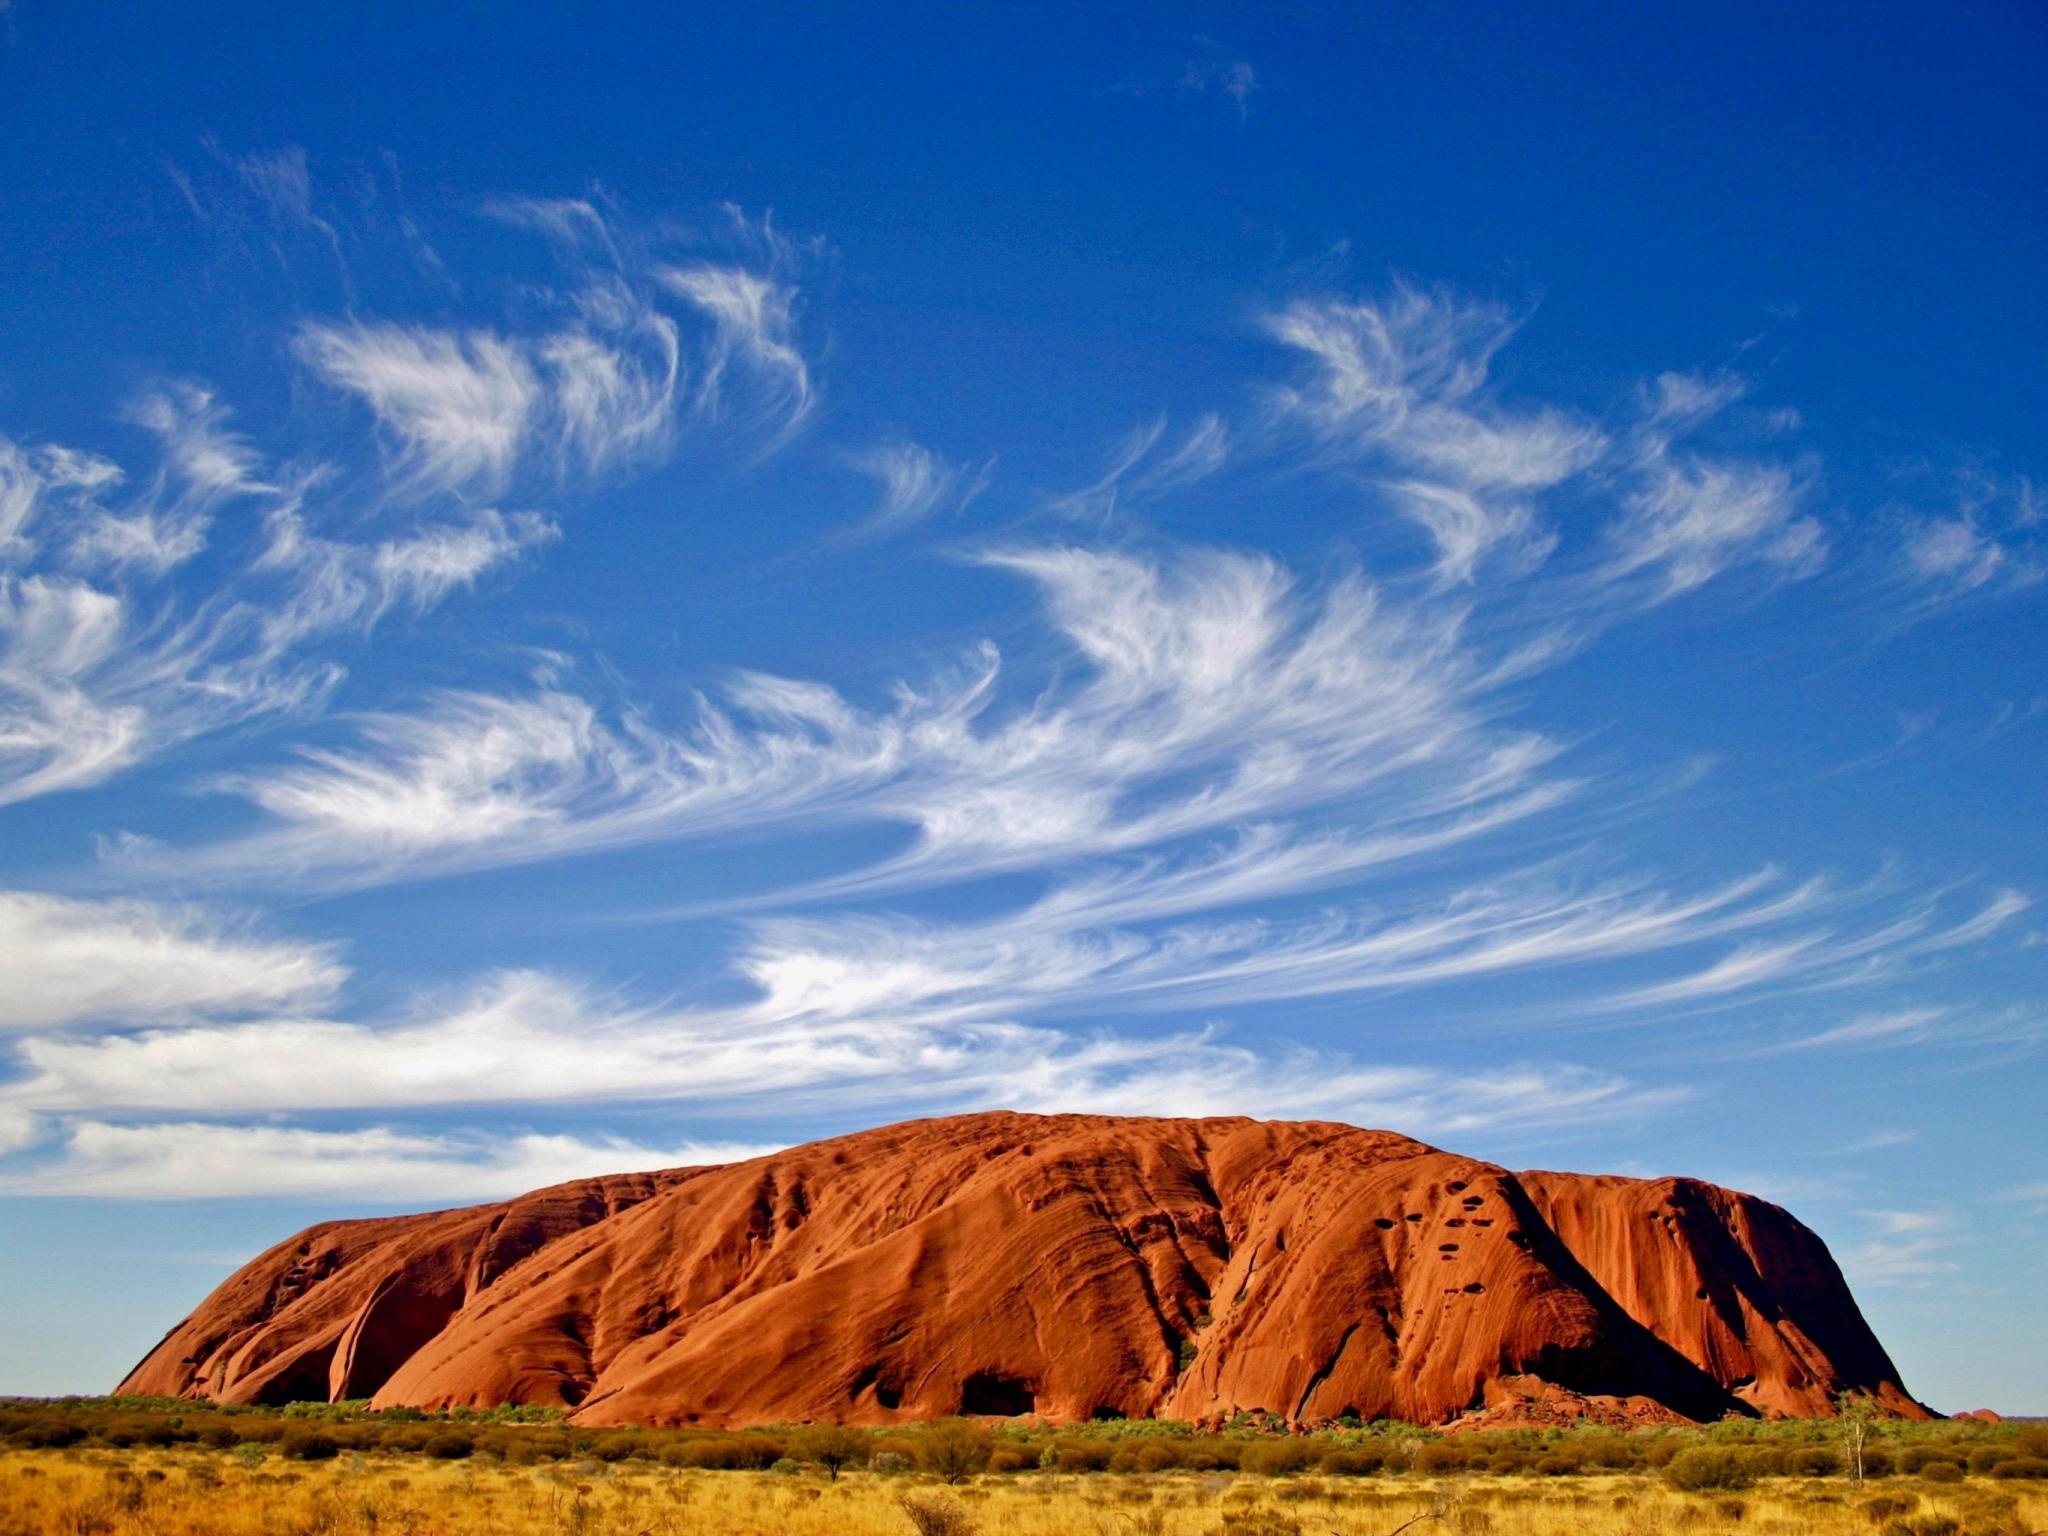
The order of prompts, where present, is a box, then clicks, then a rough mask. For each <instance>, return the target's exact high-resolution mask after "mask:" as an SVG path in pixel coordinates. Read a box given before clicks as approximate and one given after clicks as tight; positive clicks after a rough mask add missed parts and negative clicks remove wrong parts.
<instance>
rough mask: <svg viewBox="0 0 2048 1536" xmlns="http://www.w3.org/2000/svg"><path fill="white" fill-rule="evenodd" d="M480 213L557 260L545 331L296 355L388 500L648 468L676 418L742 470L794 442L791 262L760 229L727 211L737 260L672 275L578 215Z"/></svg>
mask: <svg viewBox="0 0 2048 1536" xmlns="http://www.w3.org/2000/svg"><path fill="white" fill-rule="evenodd" d="M486 211H487V212H488V213H490V214H491V215H492V216H493V217H496V218H498V219H500V220H502V221H504V222H507V223H511V224H514V225H517V226H520V227H522V228H527V229H531V230H534V231H536V232H538V233H540V234H542V235H544V236H546V237H547V238H548V239H549V241H550V243H551V244H553V245H554V247H555V248H556V251H557V253H558V256H559V258H560V260H561V262H562V264H563V273H564V277H565V280H566V286H565V289H564V290H563V292H561V293H560V294H559V295H558V296H556V302H555V303H554V305H553V308H554V309H555V310H556V311H557V312H558V318H557V321H556V323H555V324H554V325H553V326H552V327H549V328H536V329H535V330H534V331H532V332H530V333H525V334H514V333H507V332H503V331H500V330H497V329H491V328H479V327H471V328H466V329H450V328H445V327H440V326H428V325H419V324H406V323H402V322H394V321H379V322H365V321H357V320H351V321H348V322H345V323H341V324H329V323H319V322H315V323H309V324H307V325H304V326H302V327H301V328H300V330H299V333H298V336H297V338H296V343H295V345H296V350H297V352H298V354H299V356H300V358H301V359H302V360H303V361H304V362H305V364H306V365H307V366H308V367H309V368H310V369H311V370H313V371H314V372H315V373H316V374H318V375H319V376H320V377H321V378H322V379H323V380H325V381H326V382H327V383H328V384H330V385H332V386H333V387H335V388H337V389H340V390H342V391H345V392H347V393H349V394H352V395H354V396H356V397H357V398H358V399H360V400H361V401H362V402H363V404H364V405H365V406H367V407H368V409H369V410H370V411H371V413H372V414H373V415H374V416H375V418H376V420H377V421H378V423H379V425H380V426H381V427H382V429H383V430H384V432H385V434H386V435H387V439H388V442H389V445H390V449H391V452H390V455H389V466H388V468H389V478H390V480H391V484H392V489H393V491H394V493H395V494H398V495H399V496H401V497H422V496H432V495H459V496H464V497H482V498H485V499H491V498H495V497H499V496H502V495H503V494H504V493H505V492H506V490H507V489H508V488H509V487H510V486H511V485H512V484H513V483H514V480H515V476H516V475H517V474H518V473H519V472H520V471H521V470H523V469H524V470H541V471H550V472H551V473H552V477H553V478H554V479H556V480H560V479H562V478H566V477H568V476H569V475H571V474H572V473H575V474H585V475H596V474H602V473H604V472H606V471H608V470H611V469H614V468H617V467H620V466H624V465H630V464H634V463H640V462H648V461H655V460H659V459H661V458H663V457H665V456H666V455H667V453H668V452H669V451H670V449H671V447H672V446H673V443H674V441H675V438H676V435H677V429H678V423H679V420H680V418H681V417H682V415H683V414H684V413H685V412H686V411H687V412H688V413H690V414H692V415H694V416H695V417H696V418H698V419H699V420H701V421H703V422H706V423H715V424H717V425H719V426H720V427H721V429H723V430H724V431H726V432H727V433H728V434H730V433H733V432H744V433H746V434H749V435H751V436H753V437H755V438H757V439H758V442H757V446H756V449H755V451H756V452H757V453H759V452H766V451H769V450H771V449H773V448H774V447H775V446H778V445H779V444H780V443H782V442H784V441H786V440H787V439H788V438H789V437H790V436H791V435H793V434H794V433H795V432H796V431H797V430H798V429H799V428H800V427H801V426H802V424H803V421H804V419H805V418H806V417H807V416H808V415H809V413H810V410H811V407H812V405H813V403H814V401H815V397H816V384H815V381H814V378H813V375H812V370H811V365H810V362H809V360H808V359H807V358H806V357H805V356H804V354H803V351H802V350H801V348H800V346H799V343H798V338H797V322H796V311H797V305H798V297H799V290H798V288H797V285H796V282H795V280H794V275H793V274H794V273H795V272H796V271H797V270H798V268H799V267H800V265H801V260H802V251H801V248H800V247H799V246H798V245H797V244H796V243H795V242H791V241H789V240H787V239H786V238H785V237H783V236H781V235H780V234H779V233H777V232H776V231H775V230H774V228H773V226H772V225H771V224H769V223H767V222H766V221H765V220H764V221H760V222H754V221H749V220H748V219H746V217H745V216H744V215H742V214H741V213H739V211H738V210H736V209H729V210H727V214H728V227H727V228H726V230H725V231H724V233H723V235H722V237H721V238H722V240H723V241H724V243H725V244H726V245H727V246H728V247H729V248H731V247H737V248H739V249H742V250H744V251H745V252H746V253H747V254H748V255H749V256H750V257H751V258H752V260H750V261H749V260H734V259H721V260H702V261H698V262H695V263H693V264H691V265H688V266H677V265H673V264H667V263H664V262H663V261H661V260H660V258H659V257H658V255H657V254H656V252H655V251H654V250H653V249H652V248H651V247H650V246H649V244H648V243H647V241H646V239H645V238H644V237H643V236H642V235H641V233H640V232H639V231H637V230H635V229H633V228H631V227H629V226H626V225H622V224H621V223H619V222H618V221H617V220H616V219H615V218H613V217H612V216H611V215H610V214H609V213H608V212H607V211H606V210H604V209H601V208H599V207H598V206H597V205H596V204H594V203H591V202H589V201H586V200H581V199H555V200H534V199H504V198H501V199H497V200H494V201H492V202H491V203H489V204H487V205H486ZM664 300H667V301H669V303H670V308H669V309H664V308H663V301H664ZM678 301H679V302H678Z"/></svg>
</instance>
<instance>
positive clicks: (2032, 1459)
mask: <svg viewBox="0 0 2048 1536" xmlns="http://www.w3.org/2000/svg"><path fill="white" fill-rule="evenodd" d="M1991 1475H1992V1476H1993V1477H2027V1478H2035V1477H2048V1457H2042V1456H2014V1457H2011V1458H2010V1459H2008V1460H2006V1461H2001V1462H1997V1463H1995V1464H1994V1465H1993V1466H1992V1468H1991Z"/></svg>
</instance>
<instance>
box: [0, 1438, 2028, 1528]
mask: <svg viewBox="0 0 2048 1536" xmlns="http://www.w3.org/2000/svg"><path fill="white" fill-rule="evenodd" d="M2044 1527H2048V1487H2043V1486H2041V1485H2038V1484H2037V1485H2033V1486H2031V1487H2028V1486H2016V1485H2014V1484H2012V1483H2009V1482H2008V1483H1996V1482H1992V1481H1990V1480H1987V1479H1977V1478H1971V1479H1967V1480H1965V1481H1963V1482H1960V1483H1954V1482H1951V1483H1943V1484H1939V1485H1936V1484H1930V1483H1921V1482H1919V1481H1917V1480H1915V1479H1910V1478H1887V1479H1884V1480H1883V1481H1882V1482H1876V1483H1871V1484H1869V1485H1866V1486H1865V1487H1864V1488H1862V1489H1857V1488H1854V1487H1852V1486H1850V1485H1849V1484H1848V1483H1847V1482H1845V1481H1843V1480H1841V1479H1829V1480H1824V1481H1823V1480H1807V1479H1791V1478H1785V1479H1772V1480H1769V1481H1767V1482H1765V1483H1761V1484H1759V1485H1757V1486H1756V1487H1755V1488H1752V1489H1749V1490H1747V1491H1745V1492H1742V1493H1739V1494H1726V1493H1723V1494H1711V1493H1705V1494H1684V1493H1678V1492H1675V1491H1673V1490H1672V1489H1671V1488H1669V1487H1668V1486H1666V1485H1665V1484H1664V1483H1663V1482H1661V1481H1659V1480H1656V1479H1653V1478H1647V1477H1639V1476H1628V1477H1617V1476H1606V1477H1573V1478H1560V1479H1550V1480H1541V1481H1538V1480H1531V1479H1527V1478H1516V1479H1494V1478H1478V1479H1473V1480H1470V1481H1467V1482H1463V1483H1448V1482H1442V1481H1434V1480H1431V1479H1428V1478H1423V1477H1417V1476H1412V1475H1411V1476H1404V1477H1395V1478H1327V1477H1299V1478H1253V1477H1243V1476H1239V1475H1237V1474H1234V1473H1215V1474H1204V1473H1189V1472H1175V1473H1165V1474H1158V1475H1130V1476H1092V1477H1084V1476H1072V1475H1066V1476H1062V1475H1057V1474H1050V1473H1035V1474H1034V1473H1027V1474H1022V1475H1014V1476H983V1477H980V1478H977V1479H975V1480H973V1481H971V1482H969V1483H966V1484H964V1485H963V1486H961V1487H959V1488H956V1489H944V1488H941V1487H939V1486H937V1485H936V1484H935V1483H933V1482H932V1481H930V1480H929V1479H921V1478H917V1477H912V1476H886V1475H879V1474H874V1473H866V1472H861V1473H849V1474H846V1475H844V1476H842V1477H841V1479H840V1480H839V1481H838V1482H836V1483H833V1482H829V1481H827V1480H826V1479H825V1477H824V1476H823V1475H822V1474H821V1473H805V1474H801V1475H790V1476H784V1475H780V1474H772V1473H749V1472H703V1471H676V1470H671V1469H668V1468H663V1467H658V1466H653V1465H648V1464H644V1463H637V1462H622V1463H617V1464H614V1465H610V1466H607V1465H605V1464H603V1463H599V1462H595V1461H585V1462H577V1463H562V1464H557V1465H554V1466H548V1467H544V1468H533V1467H519V1466H508V1465H505V1464H502V1463H497V1462H479V1461H466V1462H459V1463H437V1462H429V1461H425V1460H423V1459H421V1458H419V1457H394V1456H383V1455H370V1456H360V1455H359V1456H349V1457H344V1458H342V1459H339V1460H336V1461H333V1462H326V1463H320V1464H313V1465H306V1464H294V1463H288V1462H284V1461H281V1460H278V1459H276V1458H270V1459H268V1460H266V1461H263V1462H259V1463H257V1464H255V1465H253V1466H252V1465H247V1464H244V1461H243V1460H241V1459H238V1458H236V1457H235V1456H233V1455H232V1454H221V1453H214V1452H207V1451H199V1450H177V1451H154V1452H150V1451H110V1450H99V1449H73V1450H64V1451H15V1452H8V1453H0V1536H127V1533H136V1536H920V1531H922V1533H923V1536H969V1533H973V1536H1326V1533H1335V1536H1391V1533H1393V1532H1395V1531H1397V1530H1402V1529H1404V1528H1405V1530H1406V1531H1408V1532H1410V1533H1412V1536H1430V1533H1434V1536H1642V1533H1656V1532H1672V1533H1691V1532H1709V1531H1721V1530H1737V1531H1742V1532H1746V1533H1754V1536H2026V1533H2035V1532H2040V1531H2042V1530H2043V1528H2044Z"/></svg>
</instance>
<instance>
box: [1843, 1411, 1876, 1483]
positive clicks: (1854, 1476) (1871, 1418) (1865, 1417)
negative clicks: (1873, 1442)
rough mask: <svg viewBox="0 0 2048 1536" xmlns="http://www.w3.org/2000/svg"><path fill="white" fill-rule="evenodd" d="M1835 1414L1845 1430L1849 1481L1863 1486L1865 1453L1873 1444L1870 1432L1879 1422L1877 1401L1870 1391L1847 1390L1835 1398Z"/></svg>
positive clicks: (1845, 1456)
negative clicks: (1871, 1443) (1873, 1398)
mask: <svg viewBox="0 0 2048 1536" xmlns="http://www.w3.org/2000/svg"><path fill="white" fill-rule="evenodd" d="M1835 1415H1836V1417H1837V1419H1838V1421H1839V1423H1840V1427H1841V1432H1842V1461H1843V1463H1844V1465H1846V1466H1847V1468H1848V1470H1849V1480H1850V1481H1851V1482H1853V1483H1854V1484H1855V1485H1856V1486H1857V1487H1858V1488H1861V1487H1862V1486H1863V1455H1864V1452H1865V1451H1866V1450H1868V1449H1869V1446H1870V1431H1871V1428H1872V1426H1873V1425H1875V1424H1876V1423H1877V1404H1876V1402H1875V1401H1874V1400H1872V1398H1871V1396H1870V1394H1869V1393H1867V1392H1844V1393H1843V1394H1842V1395H1841V1396H1840V1397H1838V1398H1836V1399H1835Z"/></svg>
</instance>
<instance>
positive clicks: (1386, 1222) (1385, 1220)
mask: <svg viewBox="0 0 2048 1536" xmlns="http://www.w3.org/2000/svg"><path fill="white" fill-rule="evenodd" d="M1372 1224H1373V1225H1374V1226H1376V1227H1378V1228H1379V1229H1380V1230H1381V1231H1382V1232H1386V1231H1389V1230H1391V1229H1392V1227H1393V1225H1394V1219H1393V1218H1392V1217H1391V1216H1375V1217H1374V1218H1373V1221H1372Z"/></svg>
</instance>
